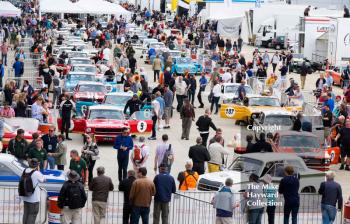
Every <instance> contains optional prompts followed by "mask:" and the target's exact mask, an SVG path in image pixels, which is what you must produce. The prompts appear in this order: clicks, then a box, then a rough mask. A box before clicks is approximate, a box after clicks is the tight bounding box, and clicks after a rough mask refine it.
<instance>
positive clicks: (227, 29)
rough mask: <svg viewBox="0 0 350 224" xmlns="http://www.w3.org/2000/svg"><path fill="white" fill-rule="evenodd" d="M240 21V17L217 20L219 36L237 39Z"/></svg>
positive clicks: (241, 19)
mask: <svg viewBox="0 0 350 224" xmlns="http://www.w3.org/2000/svg"><path fill="white" fill-rule="evenodd" d="M242 21H243V18H242V17H237V18H231V19H221V20H219V21H218V26H217V32H218V33H219V34H220V35H221V36H224V37H229V38H233V39H237V38H238V37H239V27H240V25H241V23H242Z"/></svg>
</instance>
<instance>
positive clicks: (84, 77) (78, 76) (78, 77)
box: [68, 74, 95, 81]
mask: <svg viewBox="0 0 350 224" xmlns="http://www.w3.org/2000/svg"><path fill="white" fill-rule="evenodd" d="M68 79H69V80H78V81H94V80H95V76H93V75H87V74H74V75H72V74H71V75H68Z"/></svg>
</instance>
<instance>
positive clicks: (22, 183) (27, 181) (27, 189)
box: [18, 169, 36, 197]
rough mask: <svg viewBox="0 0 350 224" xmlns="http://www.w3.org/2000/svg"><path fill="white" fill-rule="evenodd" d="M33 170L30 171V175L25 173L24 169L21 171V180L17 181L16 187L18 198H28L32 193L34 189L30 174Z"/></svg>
mask: <svg viewBox="0 0 350 224" xmlns="http://www.w3.org/2000/svg"><path fill="white" fill-rule="evenodd" d="M34 172H35V170H32V171H31V172H30V173H26V169H24V170H23V173H22V176H21V179H20V180H19V185H18V194H19V196H24V197H29V196H31V195H32V194H33V193H34V190H35V187H36V186H35V187H34V186H33V180H32V174H33V173H34Z"/></svg>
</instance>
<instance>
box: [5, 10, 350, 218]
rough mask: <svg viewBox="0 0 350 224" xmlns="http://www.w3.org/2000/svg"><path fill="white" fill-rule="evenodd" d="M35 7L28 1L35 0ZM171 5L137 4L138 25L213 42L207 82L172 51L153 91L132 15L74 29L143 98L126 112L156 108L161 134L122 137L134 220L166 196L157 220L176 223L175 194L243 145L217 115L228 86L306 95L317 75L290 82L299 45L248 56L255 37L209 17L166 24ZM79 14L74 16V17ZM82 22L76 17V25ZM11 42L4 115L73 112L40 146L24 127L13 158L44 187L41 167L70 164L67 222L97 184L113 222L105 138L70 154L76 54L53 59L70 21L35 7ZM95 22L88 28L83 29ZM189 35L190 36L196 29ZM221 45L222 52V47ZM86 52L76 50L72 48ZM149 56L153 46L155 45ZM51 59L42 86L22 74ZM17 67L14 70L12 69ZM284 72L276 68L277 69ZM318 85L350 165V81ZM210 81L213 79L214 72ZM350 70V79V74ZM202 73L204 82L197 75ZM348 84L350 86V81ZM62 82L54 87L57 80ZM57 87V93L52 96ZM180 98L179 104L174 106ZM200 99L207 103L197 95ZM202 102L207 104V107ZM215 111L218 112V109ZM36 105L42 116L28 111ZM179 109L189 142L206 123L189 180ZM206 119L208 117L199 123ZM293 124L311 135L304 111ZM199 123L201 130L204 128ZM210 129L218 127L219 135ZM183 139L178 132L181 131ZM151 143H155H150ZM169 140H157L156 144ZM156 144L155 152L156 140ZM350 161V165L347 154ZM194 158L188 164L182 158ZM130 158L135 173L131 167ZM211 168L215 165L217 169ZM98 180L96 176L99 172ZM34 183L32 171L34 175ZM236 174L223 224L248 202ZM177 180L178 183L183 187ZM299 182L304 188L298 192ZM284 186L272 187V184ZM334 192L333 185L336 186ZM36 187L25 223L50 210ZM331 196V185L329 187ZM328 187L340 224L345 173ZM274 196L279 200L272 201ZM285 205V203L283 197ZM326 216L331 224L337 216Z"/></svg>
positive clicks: (288, 193) (99, 206)
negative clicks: (257, 84)
mask: <svg viewBox="0 0 350 224" xmlns="http://www.w3.org/2000/svg"><path fill="white" fill-rule="evenodd" d="M24 9H25V11H28V10H29V9H28V7H25V6H24ZM161 17H162V16H161V14H160V13H159V12H155V11H154V12H150V11H148V10H140V9H136V8H135V11H134V15H133V17H132V21H133V22H135V23H136V24H137V25H138V26H142V27H143V28H144V30H146V31H147V33H148V36H149V37H152V38H156V39H158V40H159V41H160V42H163V43H164V44H165V45H166V46H167V47H169V49H173V48H174V47H175V46H182V45H185V48H186V49H187V50H188V51H189V52H190V53H191V52H193V51H196V50H198V49H204V50H205V51H207V52H211V53H210V59H211V60H212V61H213V62H215V64H216V67H214V68H213V71H204V72H203V73H202V74H201V76H200V78H197V77H196V76H195V75H194V74H189V71H185V73H184V74H176V73H172V72H171V68H172V66H173V61H172V58H171V57H170V56H169V55H168V56H167V55H156V56H155V59H154V60H153V62H152V63H151V65H152V70H153V72H154V74H153V79H154V80H153V81H154V82H155V83H157V85H156V86H155V87H154V88H151V90H150V88H149V87H150V86H151V84H150V83H151V81H150V80H149V79H150V78H151V76H150V75H149V74H147V73H146V69H145V68H143V67H142V66H141V63H140V62H139V61H138V60H137V59H136V56H135V49H134V48H133V46H132V45H131V44H130V38H137V37H129V36H128V35H129V34H128V32H126V24H127V21H126V20H125V19H124V18H123V17H120V18H116V17H112V18H111V19H110V20H109V21H108V23H107V26H106V27H105V28H103V27H102V25H101V24H100V23H99V22H97V21H96V20H93V19H90V18H88V19H87V22H86V24H85V23H84V22H82V21H80V20H79V21H75V22H77V28H76V29H72V30H71V33H72V34H75V35H81V36H82V37H83V39H84V40H86V41H90V42H91V45H92V46H93V47H94V48H95V49H98V53H97V55H96V56H95V57H94V58H93V60H95V62H99V61H100V62H103V63H105V64H107V65H108V67H109V68H108V69H107V70H106V71H105V73H104V77H105V78H106V79H107V80H108V79H111V80H113V79H114V78H116V79H117V83H118V84H121V85H122V86H123V87H122V90H123V91H125V92H127V91H131V92H132V93H133V97H132V99H130V100H129V101H128V102H127V103H126V105H125V108H124V113H127V111H129V113H130V115H131V114H133V112H136V111H140V110H141V108H142V106H143V105H144V104H146V103H148V104H150V105H151V108H152V117H151V119H152V121H153V129H152V135H151V136H150V137H149V138H147V139H146V138H145V137H139V139H138V141H137V143H136V141H135V139H133V138H132V137H131V136H130V130H129V129H128V128H124V129H123V131H122V133H121V134H120V135H118V136H116V139H115V142H114V145H113V148H114V149H115V150H117V162H118V181H119V182H118V183H119V186H118V189H119V190H120V191H122V192H124V207H123V223H133V224H134V223H135V224H136V223H139V219H142V222H143V223H148V219H149V214H150V205H151V201H152V199H153V200H154V204H153V205H154V208H153V220H154V223H156V224H157V223H160V219H162V221H161V223H168V221H169V204H170V201H171V199H172V194H174V193H176V192H177V190H180V191H187V190H194V189H195V188H196V185H197V181H198V179H199V175H202V174H204V173H205V172H206V166H207V167H208V172H218V171H220V170H221V169H222V166H223V165H225V156H227V155H232V154H233V153H234V152H233V151H232V150H230V149H229V148H228V147H227V144H225V139H224V138H223V136H222V132H223V130H222V129H221V128H219V127H217V126H216V125H215V123H214V121H213V120H212V118H211V114H212V113H214V114H217V113H218V109H219V105H218V103H219V100H220V97H221V85H220V84H222V83H225V82H226V83H229V82H235V83H240V84H241V85H242V86H244V85H245V84H246V83H250V80H251V79H253V78H259V79H260V80H263V82H264V83H265V84H266V86H268V87H269V88H270V94H272V92H273V91H274V90H275V89H279V90H282V91H284V92H285V93H286V94H287V95H288V97H289V99H291V100H293V99H300V100H302V99H303V96H302V92H301V89H304V88H305V83H306V77H307V74H308V73H309V69H308V68H307V67H306V65H305V64H303V65H302V67H301V68H300V80H301V86H299V85H298V84H297V83H296V82H295V80H294V79H290V86H287V74H288V72H289V73H291V72H292V71H293V68H292V59H293V52H292V51H281V52H275V53H274V54H273V55H272V56H271V55H270V54H269V53H268V52H267V51H266V52H264V53H262V52H260V51H259V50H258V49H256V50H255V51H254V52H253V54H252V58H253V59H252V60H251V61H248V60H246V57H245V55H244V54H243V53H242V47H243V40H242V38H241V37H238V38H237V39H235V40H230V39H224V38H223V37H221V36H220V35H219V34H218V33H216V31H215V30H216V25H217V24H216V23H215V22H209V21H207V22H205V23H204V24H202V25H199V24H197V20H196V19H195V18H190V17H186V16H181V17H180V16H176V17H175V19H174V21H172V22H171V23H170V24H164V22H163V21H162V19H163V18H161ZM69 20H71V19H69ZM72 21H73V20H72ZM1 24H2V26H1V29H0V42H1V53H2V60H1V61H0V77H1V79H0V80H1V82H0V84H1V87H2V86H3V78H4V76H5V69H11V68H12V69H13V74H14V77H15V79H13V80H10V81H8V82H4V88H3V93H4V106H3V108H1V109H0V116H1V117H4V118H12V117H32V118H35V119H37V120H38V121H39V122H40V123H50V119H52V118H51V109H53V108H59V110H60V113H61V118H62V128H61V129H62V130H61V134H56V132H57V130H56V127H54V126H52V127H50V129H49V133H48V134H45V135H42V136H39V134H38V133H33V135H32V138H33V141H32V142H31V143H28V142H27V140H26V139H25V138H24V132H25V131H24V130H23V129H18V130H17V135H16V137H15V138H13V139H11V140H10V142H9V146H8V148H7V149H4V150H3V153H9V154H12V155H14V156H15V157H16V158H17V159H18V160H19V161H21V162H25V161H28V163H29V169H26V170H25V173H31V179H32V181H33V185H34V186H35V185H37V183H39V182H44V181H45V178H44V176H43V175H42V174H41V173H40V170H44V169H56V168H57V169H58V170H69V173H68V181H66V182H65V183H64V184H63V186H62V189H61V191H60V193H59V199H58V206H59V207H60V208H61V209H62V213H63V223H81V222H82V220H81V212H82V208H83V207H84V206H85V204H86V200H87V196H86V192H85V186H88V188H89V190H91V191H92V192H93V193H92V212H93V216H94V223H101V220H102V219H103V218H104V217H105V214H106V207H107V201H108V193H109V191H113V190H114V185H113V182H112V179H111V178H110V177H107V176H106V175H105V168H104V167H103V166H99V167H97V168H96V169H95V164H96V161H97V160H99V159H100V158H99V154H100V151H99V147H98V145H97V144H96V143H95V140H94V136H93V135H88V134H85V136H84V139H85V143H84V144H83V145H82V147H81V149H80V151H78V150H74V149H73V150H70V151H69V157H70V160H69V161H67V159H66V158H67V156H68V155H67V154H68V149H67V142H66V140H71V138H70V137H69V134H68V133H69V128H70V127H69V124H70V119H71V116H72V115H73V113H74V109H75V103H74V102H73V100H71V98H70V96H69V94H68V93H67V92H66V90H64V89H62V87H61V85H60V81H61V79H62V77H63V71H62V70H60V68H59V67H60V66H59V65H60V64H62V63H64V61H65V59H67V57H68V56H67V53H66V52H62V54H61V55H58V56H57V58H56V57H54V56H53V46H54V44H57V45H62V44H63V43H64V37H63V36H61V35H59V36H58V38H54V35H53V34H54V31H53V30H60V29H61V28H62V27H63V23H62V21H61V20H59V19H57V18H55V17H50V16H43V17H42V18H41V19H40V20H39V19H38V18H37V17H35V16H34V14H26V15H25V16H23V17H22V18H8V19H7V18H3V19H2V21H1ZM83 26H85V27H87V29H86V30H85V31H82V30H80V29H79V28H81V27H83ZM165 26H169V28H176V29H179V30H180V31H181V32H180V33H178V34H176V35H169V36H167V35H166V34H165V32H163V31H162V30H163V28H164V27H165ZM185 34H186V35H185ZM23 38H30V39H31V49H30V53H29V55H26V53H25V52H24V50H23V49H22V48H21V45H20V43H21V40H22V39H23ZM217 49H218V50H217ZM72 50H73V51H74V50H77V49H76V47H73V49H72ZM10 53H14V55H13V56H14V58H15V62H14V64H13V65H9V63H8V55H9V54H10ZM148 54H149V56H151V55H152V52H148ZM38 55H40V57H39V58H40V62H39V63H38V65H37V67H38V77H42V80H43V86H42V88H41V89H40V90H39V91H37V90H36V89H35V88H34V87H33V86H32V85H31V84H30V82H29V81H28V80H22V79H21V77H23V76H24V74H25V73H26V67H25V66H24V65H25V64H24V61H25V60H26V59H27V58H30V57H36V56H38ZM10 66H11V68H9V67H10ZM221 67H228V69H227V70H226V71H225V72H224V74H220V73H219V68H221ZM270 67H272V73H271V74H270V75H268V70H269V68H270ZM349 72H350V68H349V67H348V69H347V70H345V71H344V86H345V87H346V86H347V84H348V80H349V74H350V73H349ZM325 76H326V77H324V76H323V74H322V75H321V76H320V78H319V79H318V80H317V82H316V89H317V92H319V94H318V95H316V97H317V102H319V103H320V104H321V105H322V119H323V124H324V127H325V129H324V130H325V131H324V132H325V136H324V137H325V138H326V139H329V144H332V145H336V146H340V148H341V152H342V154H341V157H342V161H341V167H340V169H345V170H350V168H349V165H350V159H349V158H350V152H349V149H350V139H349V136H350V131H349V130H350V119H348V112H347V111H348V109H347V102H350V87H349V88H348V89H347V90H346V91H345V92H344V97H341V96H335V94H334V93H333V92H332V84H333V81H332V79H331V78H332V77H331V76H330V75H329V74H328V73H327V74H326V75H325ZM208 77H209V78H208ZM346 77H347V78H346ZM197 79H198V80H197ZM346 81H347V82H346ZM52 86H53V87H52ZM207 86H208V87H209V88H210V92H211V93H210V96H211V105H210V109H205V110H204V114H201V115H200V116H198V110H196V109H197V107H198V108H204V107H207V106H209V105H205V103H204V102H203V100H202V94H203V92H204V91H205V90H206V88H207ZM51 89H52V92H53V94H51V92H50V91H51ZM238 92H239V93H238V97H239V98H240V99H241V100H244V98H245V96H246V93H245V90H244V88H239V91H238ZM175 98H176V101H177V105H175V104H174V101H175ZM196 99H197V100H196ZM197 101H198V102H197ZM214 109H215V110H214ZM28 110H29V111H30V113H28ZM175 110H176V112H178V113H179V115H180V119H181V121H182V130H181V135H180V136H178V137H179V138H180V139H181V140H184V141H187V140H189V139H190V137H189V136H190V131H191V130H192V129H193V126H196V127H197V129H198V137H197V138H196V143H195V144H194V145H193V146H191V147H190V148H189V152H188V159H189V160H188V161H186V163H185V167H184V171H181V172H180V173H178V175H177V178H176V179H177V181H178V185H177V184H176V183H177V182H176V181H175V178H174V177H172V175H171V168H172V165H173V164H174V161H177V160H178V161H180V159H177V157H176V149H175V148H174V146H173V145H172V144H170V143H169V137H172V138H173V136H168V135H167V134H163V135H162V136H161V138H159V137H160V136H159V133H158V131H159V130H160V128H164V129H170V128H171V126H170V125H171V124H172V122H171V120H172V116H173V113H176V112H175ZM197 117H198V118H197ZM297 118H298V119H297V120H296V121H295V123H294V125H293V130H296V131H300V130H301V129H302V126H303V125H302V124H300V125H298V124H297V122H298V121H300V122H301V118H302V116H301V115H300V116H298V117H297ZM194 122H195V125H193V123H194ZM3 125H4V120H3V119H0V130H1V131H0V138H2V136H3V134H4V131H3V128H2V126H3ZM210 129H213V130H214V131H215V134H214V135H212V136H211V135H210ZM174 138H175V137H174ZM147 140H148V141H147ZM155 140H158V143H156V144H152V141H155ZM270 140H271V136H270V135H267V136H265V135H264V134H261V135H260V136H259V139H258V141H257V142H256V143H253V137H252V136H248V137H247V147H246V148H247V152H248V153H250V152H272V148H271V144H270V143H269V141H270ZM153 146H155V147H153ZM152 148H154V149H155V157H154V158H151V157H150V150H151V149H152ZM345 158H346V161H345ZM181 160H182V159H181ZM129 163H131V165H132V169H129V168H130V166H129ZM150 163H151V164H152V163H153V165H154V166H153V169H154V171H155V172H156V173H157V175H156V176H155V177H154V179H153V180H151V179H150V178H148V177H147V174H148V171H149V170H147V167H149V165H148V164H150ZM206 164H207V165H206ZM95 171H96V172H97V176H94V172H95ZM285 174H286V176H285V177H284V178H283V179H282V181H281V183H280V185H279V190H278V191H279V193H280V194H283V195H284V198H285V205H284V214H285V218H284V219H285V221H284V223H288V220H289V216H290V214H292V223H293V224H294V223H296V217H297V213H298V208H299V193H298V192H299V180H298V178H297V177H295V175H294V174H295V173H294V171H293V168H292V167H286V168H285ZM22 178H23V177H22ZM234 181H235V180H232V179H227V180H226V183H225V186H224V187H222V188H221V189H220V190H219V191H218V192H217V194H216V195H215V197H214V199H213V201H212V204H213V205H214V207H215V208H216V211H217V213H216V222H217V223H232V216H233V212H234V210H235V209H237V208H238V207H240V206H239V205H238V204H237V200H236V199H235V198H234V195H235V194H236V193H238V192H232V189H231V187H232V185H233V184H234ZM250 182H252V183H255V184H261V183H262V182H264V183H265V184H269V185H271V179H269V178H268V177H265V179H264V180H262V181H260V180H259V177H257V176H256V175H255V176H254V174H252V175H251V177H250ZM176 185H177V186H176ZM291 186H293V187H291ZM272 188H273V187H271V188H269V190H270V191H272ZM330 189H331V190H330ZM33 192H34V193H33V194H30V195H26V192H23V194H22V195H21V196H23V200H24V203H25V205H24V214H23V220H24V223H30V224H31V223H34V220H35V218H36V215H37V213H38V209H39V193H38V188H35V190H34V191H33ZM326 192H331V193H327V194H326ZM319 193H320V194H322V213H323V218H324V219H325V220H326V219H328V220H329V221H328V222H331V221H332V220H334V218H335V212H334V209H335V208H336V203H338V208H341V207H342V193H341V187H340V185H339V184H337V183H336V182H334V173H332V172H330V173H328V174H327V181H326V182H324V183H322V184H321V187H320V189H319ZM245 198H246V200H253V199H251V198H249V191H247V193H246V194H245ZM269 200H270V199H269ZM271 200H275V199H271ZM263 212H264V208H263V207H249V206H248V208H247V214H248V215H247V218H248V220H249V223H256V224H258V223H261V217H262V213H263ZM266 212H267V214H268V217H269V224H270V223H274V219H273V217H274V215H275V207H273V206H271V207H269V206H268V207H267V211H266ZM325 223H327V222H326V221H325Z"/></svg>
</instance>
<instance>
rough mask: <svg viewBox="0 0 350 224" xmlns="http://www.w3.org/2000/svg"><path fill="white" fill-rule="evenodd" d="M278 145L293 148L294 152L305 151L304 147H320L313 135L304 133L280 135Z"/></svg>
mask: <svg viewBox="0 0 350 224" xmlns="http://www.w3.org/2000/svg"><path fill="white" fill-rule="evenodd" d="M279 145H280V147H290V148H294V149H295V152H296V153H298V152H305V149H307V148H312V149H317V148H319V147H320V141H319V139H318V138H317V137H314V136H304V135H284V136H281V137H280V143H279Z"/></svg>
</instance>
